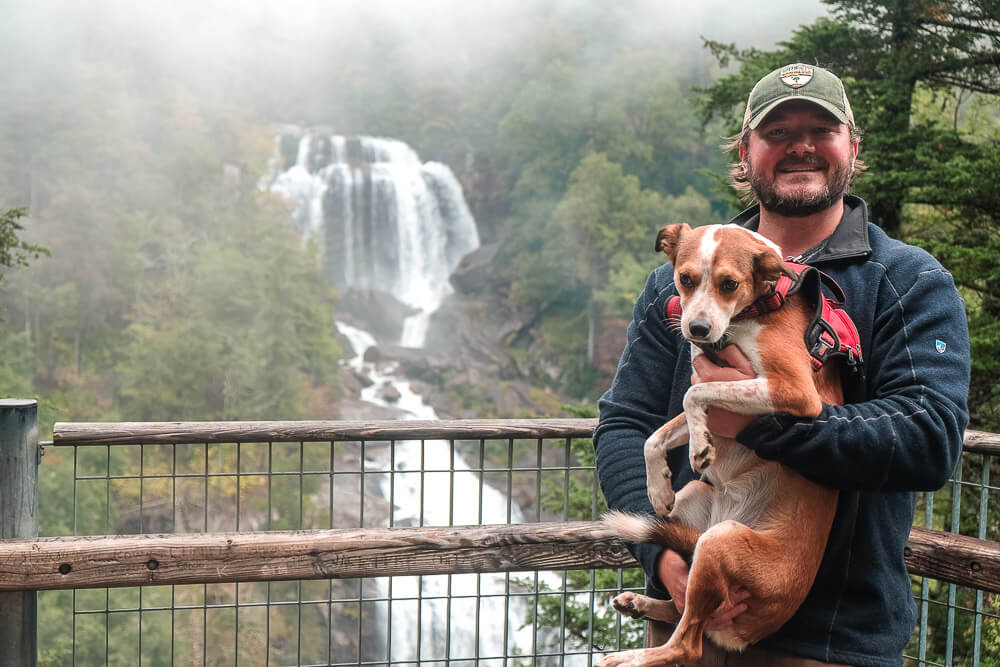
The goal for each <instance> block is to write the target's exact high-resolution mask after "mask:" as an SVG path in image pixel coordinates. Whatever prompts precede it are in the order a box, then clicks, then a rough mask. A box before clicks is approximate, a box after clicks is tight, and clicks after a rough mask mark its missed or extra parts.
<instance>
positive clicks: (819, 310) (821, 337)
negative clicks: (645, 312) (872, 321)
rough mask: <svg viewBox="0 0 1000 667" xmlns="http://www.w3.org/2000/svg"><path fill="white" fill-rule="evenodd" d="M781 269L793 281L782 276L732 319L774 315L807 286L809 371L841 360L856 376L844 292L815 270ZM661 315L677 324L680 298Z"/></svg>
mask: <svg viewBox="0 0 1000 667" xmlns="http://www.w3.org/2000/svg"><path fill="white" fill-rule="evenodd" d="M785 266H786V267H788V268H789V269H790V270H791V271H792V272H793V273H794V274H795V278H794V279H793V278H791V277H790V276H788V275H786V274H784V273H782V274H781V277H779V278H778V281H777V282H776V283H775V284H774V285H772V286H771V289H770V291H769V292H768V293H767V294H765V295H764V296H762V297H760V298H759V299H757V300H756V301H754V302H753V303H751V304H750V305H749V306H747V307H746V308H744V309H743V310H741V311H740V312H739V313H737V314H736V315H735V316H733V318H732V319H733V320H745V319H752V318H754V317H760V316H761V315H765V314H767V313H771V312H774V311H776V310H778V309H779V308H781V307H782V306H783V305H785V300H786V299H787V298H788V297H789V296H790V295H792V294H795V293H796V292H797V291H799V290H800V289H802V288H803V286H805V285H807V284H808V285H809V287H808V288H807V289H806V292H805V293H806V295H807V296H809V298H810V299H811V300H812V301H813V303H815V304H816V313H815V314H814V315H813V318H812V321H811V322H810V323H809V326H808V327H807V328H806V333H805V342H806V349H808V350H809V355H810V356H811V357H812V366H813V370H814V371H818V370H819V369H820V368H821V367H822V366H823V364H824V363H826V361H827V360H828V359H831V358H833V357H841V356H842V357H844V358H845V361H846V364H847V367H848V368H850V369H851V371H852V372H856V373H860V372H861V370H862V364H863V358H862V356H861V336H860V335H858V328H857V327H856V326H854V322H853V321H851V317H850V316H849V315H848V314H847V311H845V310H844V300H845V296H844V290H843V289H841V287H840V285H838V284H837V281H836V280H834V279H833V278H831V277H830V276H828V275H827V274H825V273H823V272H822V271H820V270H819V269H817V268H815V267H812V266H808V265H806V264H798V263H796V262H789V261H786V262H785ZM823 284H826V285H827V286H828V287H829V288H830V289H831V290H832V291H833V293H834V296H835V298H834V299H831V298H830V297H828V296H826V295H825V294H823ZM665 312H666V316H667V318H668V319H670V320H674V321H679V320H680V318H681V298H680V297H679V296H674V297H671V298H670V300H669V301H667V307H666V309H665Z"/></svg>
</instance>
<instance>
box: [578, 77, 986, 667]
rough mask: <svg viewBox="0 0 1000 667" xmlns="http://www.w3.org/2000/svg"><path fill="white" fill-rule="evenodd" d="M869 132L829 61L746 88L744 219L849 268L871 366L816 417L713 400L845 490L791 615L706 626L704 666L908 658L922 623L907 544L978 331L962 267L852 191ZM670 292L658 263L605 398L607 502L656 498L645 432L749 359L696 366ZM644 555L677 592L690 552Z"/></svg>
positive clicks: (667, 273) (715, 424)
mask: <svg viewBox="0 0 1000 667" xmlns="http://www.w3.org/2000/svg"><path fill="white" fill-rule="evenodd" d="M859 143H860V131H859V130H858V128H857V127H856V125H855V122H854V115H853V113H852V111H851V107H850V104H849V103H848V100H847V95H846V93H845V92H844V87H843V83H842V82H841V81H840V79H838V78H837V77H836V76H835V75H834V74H832V73H831V72H828V71H827V70H824V69H822V68H819V67H814V66H809V65H803V64H794V65H789V66H787V67H783V68H780V69H778V70H775V71H774V72H771V73H770V74H768V75H767V76H765V77H764V78H763V79H761V80H760V81H759V82H758V83H757V85H756V86H754V89H753V90H752V91H751V93H750V97H749V100H748V102H747V110H746V114H745V116H744V122H743V130H742V132H741V133H740V135H739V138H738V140H737V146H738V148H739V163H737V164H736V165H735V166H734V169H733V171H732V172H731V176H732V177H733V181H734V184H735V185H736V186H737V187H741V188H743V189H745V190H746V191H748V192H749V193H752V196H753V197H754V198H755V199H756V200H757V202H758V204H756V205H754V206H752V207H751V208H749V209H747V210H745V211H744V212H743V213H741V214H740V215H738V216H737V217H736V218H735V219H734V220H733V222H734V223H737V224H741V225H744V226H746V227H748V228H751V229H754V230H757V231H758V232H760V233H761V234H763V235H764V236H766V237H768V238H770V239H771V240H773V241H775V242H776V243H777V244H779V245H780V246H781V247H782V249H783V251H784V254H785V255H786V256H788V257H794V258H795V259H796V260H797V261H801V262H804V263H807V264H810V265H814V266H816V267H818V268H819V269H821V270H822V271H824V272H826V273H828V274H830V275H831V276H833V277H834V278H835V279H836V280H837V282H839V283H840V285H841V287H843V289H844V291H845V293H846V295H847V305H846V308H847V311H848V313H849V314H850V316H851V318H852V319H853V320H854V323H855V324H856V325H857V327H858V330H859V333H860V334H861V343H862V350H863V352H864V355H865V376H864V377H863V378H862V377H860V376H852V377H848V378H847V379H846V380H845V400H846V401H847V403H848V404H847V405H844V406H829V405H827V406H824V407H823V411H822V413H821V414H820V416H819V417H818V418H816V419H799V418H794V417H792V416H790V415H787V414H773V415H762V416H757V417H746V416H742V415H736V414H733V413H725V412H722V411H718V410H717V411H715V412H714V413H710V416H709V419H710V421H709V426H710V429H711V430H712V431H714V432H716V433H718V434H721V435H725V436H730V437H735V438H736V439H737V440H739V441H740V442H741V443H743V444H744V445H746V446H747V447H749V448H751V449H752V450H754V451H755V452H756V453H757V454H758V455H759V456H760V457H762V458H764V459H768V460H777V461H780V462H781V463H783V464H785V465H788V466H791V467H792V468H794V469H795V470H797V471H799V472H800V473H802V474H803V475H805V476H806V477H808V478H810V479H812V480H815V481H817V482H819V483H822V484H825V485H828V486H831V487H835V488H838V489H840V494H839V503H838V507H837V514H836V518H835V520H834V525H833V528H832V530H831V534H830V539H829V543H828V545H827V550H826V553H825V554H824V557H823V562H822V564H821V566H820V569H819V572H818V574H817V576H816V581H815V583H814V584H813V587H812V590H811V592H810V594H809V596H808V597H807V599H806V601H805V603H804V604H803V605H802V607H801V608H800V609H799V611H798V612H797V613H796V615H795V616H794V617H793V618H792V619H791V620H790V621H789V622H788V623H787V624H786V625H785V626H784V627H783V628H782V629H781V630H779V631H778V632H777V633H776V634H774V635H772V636H771V637H768V638H767V639H765V640H764V641H762V642H761V643H760V644H758V645H757V646H756V647H751V648H750V649H748V651H747V652H746V653H745V654H744V655H743V656H738V655H735V654H734V655H730V656H726V655H724V654H723V653H722V652H721V651H719V650H718V649H714V648H713V647H711V646H710V643H708V642H706V655H705V657H704V658H703V659H702V661H701V663H700V664H727V665H730V664H753V665H764V664H768V665H779V664H780V665H814V664H817V663H833V664H848V665H900V664H902V657H901V654H902V650H903V648H904V646H905V644H906V642H907V640H908V638H909V636H910V634H911V632H912V630H913V627H914V624H915V621H916V605H915V603H914V601H913V598H912V595H911V592H910V581H909V577H908V575H907V572H906V568H905V565H904V562H903V549H904V547H905V545H906V542H907V539H908V537H909V529H910V525H911V524H912V521H913V511H914V504H915V502H916V493H915V492H916V491H921V490H932V489H937V488H939V487H940V486H941V485H942V484H944V482H945V481H946V480H947V478H948V476H949V474H950V473H951V472H952V470H953V469H954V466H955V463H956V461H957V460H958V457H959V456H960V453H961V446H962V436H963V433H964V430H965V426H966V424H967V422H968V409H967V406H966V401H967V394H968V384H969V341H968V329H967V325H966V320H965V310H964V306H963V303H962V300H961V298H960V296H959V295H958V292H957V291H956V289H955V285H954V282H953V281H952V278H951V275H950V274H949V273H948V272H947V271H945V270H944V269H943V268H942V267H941V265H940V264H938V262H937V261H936V260H934V258H932V257H931V256H930V255H928V254H927V253H925V252H924V251H922V250H920V249H917V248H914V247H912V246H907V245H905V244H903V243H900V242H898V241H894V240H892V239H890V238H888V237H887V236H886V234H885V233H884V232H882V230H881V229H879V228H878V227H876V226H875V225H873V224H872V223H870V222H869V221H868V219H867V217H868V216H867V208H866V206H865V203H864V202H863V201H862V200H861V199H859V198H858V197H855V196H853V195H850V194H848V193H849V190H850V185H851V183H852V181H853V179H854V177H855V175H857V173H858V172H859V171H861V170H862V169H863V168H864V167H863V166H862V165H861V164H860V161H859V160H858V147H859ZM665 222H669V221H665ZM674 222H680V221H674ZM675 294H677V290H676V289H675V287H674V285H673V269H672V267H670V266H669V265H664V266H661V267H659V268H658V269H656V270H655V271H654V272H653V273H652V274H651V275H650V277H649V279H648V282H647V284H646V287H645V289H644V291H643V292H642V293H641V294H640V295H639V297H638V300H637V302H636V305H635V311H634V319H633V321H632V323H631V324H630V325H629V328H628V342H627V345H626V347H625V350H624V352H623V353H622V357H621V361H620V362H619V366H618V371H617V373H616V376H615V379H614V382H613V384H612V386H611V389H609V390H608V391H607V393H605V394H604V396H603V397H602V398H601V401H600V408H601V418H600V422H599V424H598V427H597V430H596V432H595V440H594V442H595V449H596V453H597V468H598V474H599V476H600V480H601V486H602V488H603V490H604V493H605V496H606V497H607V500H608V504H609V505H610V506H612V507H614V508H618V509H623V510H628V511H633V512H652V508H651V505H650V503H649V500H648V498H647V497H646V478H645V463H644V460H643V443H644V442H645V439H646V437H647V436H648V435H649V434H650V433H651V432H652V431H653V430H655V429H656V428H657V427H659V426H661V425H662V424H663V423H664V422H665V421H667V420H668V419H670V418H672V417H673V416H675V415H677V414H678V413H680V412H682V410H683V407H682V399H683V396H684V393H685V392H686V391H687V389H688V388H689V386H690V383H691V382H692V381H694V382H699V381H712V380H728V379H738V378H748V377H752V374H753V371H752V370H751V369H750V366H749V364H748V362H747V361H746V359H745V358H744V357H743V355H742V354H741V353H740V352H739V351H738V350H735V349H732V348H727V350H726V353H725V356H726V360H727V361H728V362H729V363H730V364H731V365H732V366H733V367H732V368H719V367H717V366H714V365H712V364H711V363H709V362H707V360H706V359H705V357H704V355H702V356H701V357H700V360H699V363H698V366H697V367H696V368H694V369H693V376H692V368H691V357H690V348H689V345H688V344H687V343H686V342H684V341H683V340H682V339H681V338H680V336H679V335H678V334H676V333H675V332H674V331H672V330H671V329H670V327H669V326H668V325H667V322H666V321H665V316H664V310H663V309H664V306H665V304H666V302H667V300H668V299H669V298H670V297H671V296H673V295H675ZM668 464H669V466H670V469H671V471H673V474H674V477H673V483H674V486H675V489H679V488H680V487H682V486H683V485H684V484H685V483H687V482H688V481H690V480H691V479H693V478H694V477H695V475H694V473H693V472H692V470H691V468H690V465H689V463H688V452H687V448H686V447H683V448H679V449H676V450H673V451H672V452H670V454H669V456H668ZM633 554H634V555H635V556H636V559H637V560H638V561H639V562H640V563H641V564H642V566H643V568H644V569H645V570H646V573H647V578H648V586H649V591H648V592H649V593H650V594H652V595H654V596H657V597H661V598H665V597H667V595H668V594H669V595H670V597H672V598H673V599H674V600H675V601H676V602H677V604H678V607H680V606H681V605H682V604H683V598H684V585H685V583H686V577H687V567H686V565H685V564H684V562H683V561H682V560H681V559H680V558H679V556H677V554H675V553H673V552H670V551H665V550H663V549H662V548H660V547H657V546H655V545H651V544H637V545H634V546H633ZM742 610H743V605H737V606H736V607H733V608H730V609H724V610H720V612H717V614H716V616H715V617H714V618H713V621H712V623H713V626H714V627H715V628H721V627H725V626H727V625H728V624H730V623H731V622H732V618H733V617H734V616H735V615H736V614H738V613H740V612H741V611H742Z"/></svg>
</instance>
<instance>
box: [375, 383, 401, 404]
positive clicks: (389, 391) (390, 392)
mask: <svg viewBox="0 0 1000 667" xmlns="http://www.w3.org/2000/svg"><path fill="white" fill-rule="evenodd" d="M378 395H379V398H381V399H382V400H383V401H385V402H386V403H397V402H399V399H400V398H402V397H403V395H402V394H400V393H399V389H397V388H396V385H394V384H393V383H391V382H389V381H388V380H387V381H385V382H383V383H382V386H381V387H379V388H378Z"/></svg>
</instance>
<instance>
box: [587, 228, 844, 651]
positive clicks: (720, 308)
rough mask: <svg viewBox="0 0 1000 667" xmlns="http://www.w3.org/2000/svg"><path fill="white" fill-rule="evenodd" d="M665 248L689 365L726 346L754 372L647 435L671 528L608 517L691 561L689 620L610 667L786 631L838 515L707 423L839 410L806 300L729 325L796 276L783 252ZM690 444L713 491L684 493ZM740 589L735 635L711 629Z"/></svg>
mask: <svg viewBox="0 0 1000 667" xmlns="http://www.w3.org/2000/svg"><path fill="white" fill-rule="evenodd" d="M656 247H657V250H662V251H663V252H665V253H666V254H667V256H668V257H669V258H670V263H671V264H672V265H673V266H674V280H675V283H676V285H677V288H678V291H679V292H680V298H681V305H682V309H683V310H682V316H681V319H680V323H679V327H680V331H681V333H682V335H683V336H684V337H685V338H686V339H687V340H688V341H690V342H691V343H692V350H691V353H692V358H694V357H695V356H696V355H699V354H704V353H708V354H710V355H711V354H712V346H713V345H716V346H717V345H718V344H719V343H720V341H721V340H722V339H723V337H725V341H726V343H727V344H733V345H737V346H739V348H740V350H741V351H742V352H743V354H744V355H746V357H747V359H748V360H749V362H750V365H751V366H752V367H753V370H754V371H755V372H756V374H757V377H756V378H755V379H751V380H742V381H735V382H704V383H700V384H695V385H693V386H692V387H691V388H690V389H689V390H688V392H687V393H686V394H685V396H684V413H682V414H680V415H678V416H677V417H676V418H674V419H672V420H670V421H669V422H667V423H666V424H665V425H664V426H662V427H661V428H659V429H658V430H657V431H656V432H654V433H653V434H652V435H651V436H650V437H649V439H648V440H646V445H645V458H646V475H647V482H648V486H649V499H650V501H651V502H652V504H653V508H654V509H655V510H656V512H657V514H659V515H660V516H662V517H665V519H657V518H655V517H652V516H636V515H630V514H623V513H611V514H609V515H608V516H607V517H606V521H607V522H608V523H609V524H610V525H611V526H612V527H613V528H614V529H615V530H616V531H617V533H618V534H619V535H620V536H621V537H622V538H624V539H626V540H629V541H633V542H655V543H658V544H661V545H663V546H665V547H668V548H670V549H673V550H675V551H677V552H678V553H680V554H681V555H682V556H683V557H685V558H686V559H688V561H689V564H690V566H691V570H690V574H689V578H688V585H687V595H686V599H685V604H684V607H683V608H684V612H683V614H682V615H681V617H680V620H679V622H677V627H676V629H675V630H674V633H673V634H672V635H671V637H670V639H669V641H668V642H667V643H666V644H665V645H663V646H659V647H654V648H647V649H638V650H632V651H625V652H622V653H613V654H610V655H608V656H606V657H605V658H604V659H603V660H601V665H602V667H612V666H615V665H667V664H673V663H688V662H693V661H696V660H698V659H699V658H700V657H701V655H702V637H703V635H704V634H706V633H707V635H708V637H709V638H710V639H712V640H713V641H714V642H715V643H716V644H718V645H719V646H721V647H722V648H724V649H726V650H730V651H742V650H744V649H745V648H746V647H747V646H749V645H750V644H754V643H756V642H758V641H760V640H761V639H763V638H764V637H766V636H768V635H769V634H772V633H773V632H775V631H776V630H778V629H779V628H780V627H781V626H782V625H784V623H785V622H786V621H788V619H789V618H791V616H792V615H793V614H794V613H795V611H796V610H797V609H798V608H799V606H800V605H801V604H802V602H803V600H805V597H806V594H807V593H808V592H809V589H810V587H811V586H812V583H813V580H814V579H815V577H816V572H817V570H818V569H819V565H820V560H821V559H822V557H823V551H824V549H825V547H826V542H827V539H828V538H829V534H830V527H831V525H832V523H833V515H834V511H835V510H836V507H837V491H835V490H833V489H829V488H826V487H823V486H820V485H819V484H816V483H814V482H811V481H809V480H808V479H806V478H805V477H803V476H802V475H800V474H798V473H797V472H795V471H794V470H792V469H790V468H787V467H785V466H782V465H781V464H779V463H776V462H773V461H765V460H763V459H761V458H759V457H757V455H756V454H755V453H754V452H753V451H751V450H750V449H748V448H746V447H744V446H743V445H741V444H740V443H739V442H737V441H736V440H732V439H728V438H722V437H717V436H713V435H711V434H710V433H709V432H708V429H707V426H706V414H707V410H708V407H709V406H719V407H721V408H724V409H727V410H731V411H733V412H739V413H744V414H764V413H770V412H787V413H791V414H793V415H798V416H801V417H816V416H817V415H819V413H820V410H821V408H822V404H823V403H830V404H841V403H842V402H843V392H842V389H841V385H840V375H839V370H838V368H837V364H825V365H823V366H822V368H821V369H820V370H819V371H818V372H814V371H813V367H812V363H811V361H810V354H809V351H808V349H807V347H806V343H805V340H804V333H805V331H806V328H807V327H808V326H809V324H810V322H811V319H812V317H813V315H814V313H815V310H816V308H815V304H814V303H810V299H809V297H808V296H807V295H805V294H803V293H802V292H801V291H800V292H796V293H794V294H790V295H789V296H788V298H787V300H786V301H785V303H784V305H783V306H782V307H781V308H779V309H778V310H775V311H773V312H769V313H766V314H762V315H760V316H758V317H754V318H752V319H738V320H735V321H734V320H733V318H734V316H736V315H737V314H738V313H740V312H741V311H743V309H744V308H746V307H748V306H750V305H751V304H753V303H755V302H756V301H757V299H759V298H760V297H761V296H763V295H765V294H767V293H768V290H770V289H772V287H773V285H774V283H775V282H776V281H777V280H778V278H779V277H780V276H781V274H782V273H786V274H787V273H788V269H787V267H786V266H785V265H784V264H783V262H782V259H781V250H780V248H778V247H777V246H776V245H775V244H774V243H772V242H770V241H769V240H767V239H766V238H764V237H763V236H760V235H759V234H756V233H754V232H751V231H748V230H746V229H743V228H741V227H738V226H735V225H725V226H723V225H712V226H706V227H699V228H695V229H691V228H690V227H689V226H688V225H686V224H685V225H670V226H667V227H664V228H663V229H661V230H660V232H659V235H658V236H657V241H656ZM675 326H676V323H675ZM703 347H704V348H705V349H704V350H703ZM685 443H689V447H690V459H691V465H692V467H693V468H694V469H695V470H696V471H697V472H703V473H704V479H705V480H707V483H706V481H692V482H690V483H688V484H687V485H685V486H684V488H682V489H681V490H680V491H679V492H678V493H677V495H676V498H675V497H674V492H673V490H672V488H671V486H670V470H669V469H668V468H667V464H666V454H667V452H668V451H669V450H671V449H673V448H675V447H679V446H682V445H684V444H685ZM738 589H744V590H745V591H746V592H748V593H749V597H747V598H746V600H745V604H746V605H747V609H746V611H744V612H743V613H741V614H739V615H737V616H736V617H735V618H734V620H733V623H732V625H731V626H730V627H728V628H727V629H725V630H716V631H710V630H706V627H705V626H706V622H707V621H708V620H709V617H710V616H712V614H713V613H714V612H716V611H717V610H719V609H721V608H726V607H728V606H730V605H731V604H732V601H731V600H730V597H729V596H730V594H731V593H732V592H733V591H735V590H738ZM614 605H615V607H616V608H617V609H618V610H619V611H620V612H622V613H624V614H627V615H630V616H633V617H635V618H647V619H653V620H662V621H667V622H675V621H677V613H676V610H675V609H674V605H673V603H672V602H670V601H663V600H656V599H653V598H649V597H646V596H644V595H639V594H636V593H629V592H626V593H623V594H621V595H619V596H618V597H617V598H615V601H614Z"/></svg>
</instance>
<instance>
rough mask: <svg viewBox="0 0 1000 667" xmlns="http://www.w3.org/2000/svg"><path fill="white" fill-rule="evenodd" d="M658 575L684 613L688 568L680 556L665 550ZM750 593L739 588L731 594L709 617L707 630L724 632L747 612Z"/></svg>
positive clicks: (658, 564) (657, 571)
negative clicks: (747, 600)
mask: <svg viewBox="0 0 1000 667" xmlns="http://www.w3.org/2000/svg"><path fill="white" fill-rule="evenodd" d="M656 573H657V575H659V577H660V581H662V582H663V585H664V586H666V587H667V590H668V591H669V592H670V598H671V599H672V600H673V602H674V606H675V607H677V611H679V612H680V613H682V614H683V613H684V596H685V595H687V580H688V566H687V563H685V562H684V559H683V558H681V556H680V554H678V553H677V552H676V551H671V550H670V549H666V550H664V552H663V553H662V554H661V555H660V559H659V560H658V561H657V562H656ZM748 597H750V593H749V592H748V591H747V590H745V589H743V588H737V589H735V590H732V591H730V592H729V600H728V602H727V603H726V604H724V605H723V606H722V607H721V608H719V609H718V610H716V612H715V613H714V614H712V615H711V616H710V617H709V620H708V623H706V624H705V629H706V630H724V629H726V628H728V627H729V626H730V625H732V624H733V619H734V618H736V617H737V616H739V615H740V614H742V613H743V612H745V611H746V610H747V606H746V604H744V602H743V601H744V600H746V599H747V598H748Z"/></svg>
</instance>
